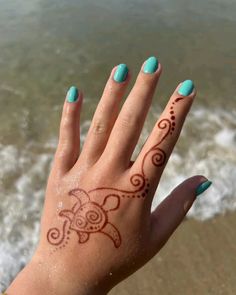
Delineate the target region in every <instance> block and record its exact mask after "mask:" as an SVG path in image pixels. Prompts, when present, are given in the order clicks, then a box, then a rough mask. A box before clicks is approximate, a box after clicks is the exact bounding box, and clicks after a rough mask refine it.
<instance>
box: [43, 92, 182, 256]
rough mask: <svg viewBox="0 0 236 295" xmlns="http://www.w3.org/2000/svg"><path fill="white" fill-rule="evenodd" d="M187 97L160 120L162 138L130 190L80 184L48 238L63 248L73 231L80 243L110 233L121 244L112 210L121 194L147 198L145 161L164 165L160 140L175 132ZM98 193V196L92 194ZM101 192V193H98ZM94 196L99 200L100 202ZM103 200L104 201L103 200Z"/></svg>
mask: <svg viewBox="0 0 236 295" xmlns="http://www.w3.org/2000/svg"><path fill="white" fill-rule="evenodd" d="M182 99H184V97H178V98H176V99H175V100H174V101H173V102H172V104H171V107H170V110H169V115H170V117H169V118H164V119H162V120H160V121H159V122H158V124H157V127H158V128H159V129H160V130H161V131H162V132H161V137H160V139H159V141H158V142H157V143H156V144H155V145H154V146H152V147H151V148H150V149H149V150H148V151H147V152H146V154H145V155H144V157H143V159H142V163H141V172H140V173H136V174H134V175H132V176H131V177H130V180H129V181H130V183H131V185H132V187H133V189H131V190H123V189H118V188H113V187H97V188H95V189H91V190H89V191H85V190H83V189H80V188H77V189H74V190H72V191H70V192H69V196H70V197H73V198H75V200H76V202H75V203H74V205H73V207H72V208H71V209H65V210H62V211H60V212H59V216H60V217H61V218H63V219H64V221H63V225H62V229H61V230H60V229H59V228H56V227H53V228H50V229H49V231H48V232H47V240H48V242H49V243H50V244H51V245H53V246H57V248H55V251H56V250H57V249H61V248H64V247H65V246H66V245H67V244H68V242H69V240H70V234H71V233H73V232H74V233H76V234H77V238H78V243H80V244H84V243H86V242H87V241H88V240H89V238H90V235H91V234H95V233H101V234H103V235H105V236H107V237H108V238H109V239H110V240H111V241H112V242H113V244H114V246H115V248H119V247H120V245H121V236H120V232H119V230H118V229H117V228H116V226H115V225H114V224H112V223H111V222H110V221H109V215H110V212H111V211H115V210H117V209H118V208H119V206H120V199H121V198H145V197H146V196H147V195H148V192H149V188H150V183H149V180H148V178H147V177H146V175H145V163H146V162H147V158H148V157H150V159H151V162H152V164H153V165H154V166H156V167H161V166H163V165H165V163H166V160H167V155H166V152H165V151H164V150H163V149H161V148H160V145H161V143H162V142H163V141H164V140H165V139H166V138H167V136H169V135H172V134H173V132H174V130H175V126H176V122H175V119H176V116H175V110H174V107H175V104H176V103H178V102H179V101H181V100H182ZM93 194H95V197H94V198H92V197H93ZM98 195H99V196H98ZM93 199H96V200H98V202H96V201H94V200H93ZM101 202H102V203H101Z"/></svg>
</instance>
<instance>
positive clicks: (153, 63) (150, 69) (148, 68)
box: [143, 56, 158, 74]
mask: <svg viewBox="0 0 236 295" xmlns="http://www.w3.org/2000/svg"><path fill="white" fill-rule="evenodd" d="M157 68H158V59H157V58H156V57H155V56H151V57H149V58H148V59H147V60H146V62H145V65H144V69H143V71H144V73H147V74H153V73H154V72H156V70H157Z"/></svg>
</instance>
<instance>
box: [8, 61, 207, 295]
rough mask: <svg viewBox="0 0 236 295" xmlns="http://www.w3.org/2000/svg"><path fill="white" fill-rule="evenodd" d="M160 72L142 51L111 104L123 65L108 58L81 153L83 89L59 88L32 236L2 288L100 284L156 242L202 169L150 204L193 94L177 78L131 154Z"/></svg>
mask: <svg viewBox="0 0 236 295" xmlns="http://www.w3.org/2000/svg"><path fill="white" fill-rule="evenodd" d="M160 75H161V64H160V63H158V61H157V59H156V58H155V57H151V58H149V59H148V60H147V61H146V62H145V63H144V64H143V66H142V68H141V70H140V73H139V75H138V77H137V80H136V82H135V85H134V86H133V88H132V90H131V92H130V93H129V95H128V97H127V99H126V101H125V103H124V105H123V107H122V109H121V111H119V106H120V103H121V99H122V97H123V95H124V92H125V89H126V87H127V85H128V83H129V80H130V74H129V73H128V69H127V67H126V66H125V65H124V64H121V65H119V66H117V67H115V68H114V69H113V70H112V72H111V75H110V77H109V79H108V82H107V84H106V86H105V89H104V92H103V95H102V97H101V100H100V102H99V104H98V107H97V110H96V112H95V115H94V117H93V121H92V124H91V127H90V129H89V132H88V135H87V138H86V140H85V143H84V146H83V149H82V151H81V152H80V125H79V121H80V111H81V106H82V100H83V94H82V92H81V91H79V92H78V91H77V89H76V88H75V87H72V88H71V89H70V90H69V92H68V94H67V98H66V101H65V103H64V109H63V114H62V120H61V126H60V138H59V144H58V148H57V151H56V154H55V160H54V164H53V167H52V171H51V174H50V177H49V180H48V186H47V191H46V198H45V205H44V212H43V216H42V220H41V238H40V243H39V246H38V248H37V250H36V253H35V255H34V256H33V258H32V261H31V262H30V263H29V265H28V266H26V268H25V269H24V270H23V271H22V272H21V273H20V275H19V276H18V277H17V278H16V280H15V281H14V282H13V284H12V285H11V286H10V288H9V289H8V292H9V295H11V294H12V295H14V294H18V295H21V294H22V295H23V294H27V293H28V294H35V295H37V294H44V295H45V294H57V295H63V294H67V295H68V294H70V295H73V294H76V295H77V294H79V295H80V294H96V295H97V294H105V293H107V292H108V291H109V290H110V289H111V288H112V287H113V286H114V285H116V284H117V283H119V282H120V281H121V280H123V279H124V278H125V277H127V276H129V275H130V274H131V273H133V272H135V271H136V270H137V269H138V268H140V267H141V266H142V265H144V264H145V263H146V262H147V261H148V260H150V259H151V258H152V257H153V256H154V255H155V254H156V253H157V252H158V251H159V250H160V249H161V247H162V246H163V245H164V244H165V243H166V241H167V240H168V239H169V237H170V236H171V234H172V233H173V232H174V230H175V229H176V228H177V226H178V225H179V224H180V223H181V221H182V220H183V218H184V216H185V215H186V213H187V211H188V210H189V209H190V207H191V205H192V203H193V202H194V200H195V198H196V195H197V194H200V193H201V192H203V191H204V190H205V189H206V188H207V187H209V185H210V184H211V183H210V182H209V181H207V179H206V178H205V177H203V176H195V177H192V178H190V179H188V180H186V181H185V182H184V183H182V184H181V185H179V186H178V187H177V188H175V189H174V190H173V191H172V192H171V194H170V195H169V196H168V197H167V198H166V199H165V200H164V201H163V202H162V203H161V204H160V205H159V206H158V207H157V208H156V210H155V211H154V212H152V213H151V204H152V200H153V196H154V193H155V191H156V188H157V186H158V183H159V181H160V178H161V175H162V173H163V170H164V168H165V165H166V163H167V161H168V158H169V157H170V155H171V152H172V150H173V148H174V145H175V143H176V141H177V139H178V137H179V134H180V131H181V129H182V126H183V123H184V120H185V117H186V115H187V113H188V111H189V109H190V107H191V104H192V102H193V99H194V97H195V95H196V92H195V90H194V86H193V83H192V82H191V81H189V80H187V81H185V82H183V83H181V84H180V85H178V87H177V88H176V90H175V91H174V93H173V95H172V96H171V98H170V100H169V102H168V104H167V106H166V108H165V110H164V112H163V113H162V115H161V117H160V119H159V121H158V122H157V123H156V125H155V126H154V128H153V131H152V133H151V134H150V136H149V138H148V139H147V141H146V143H145V144H144V146H143V148H142V150H141V152H140V154H139V156H138V157H137V159H136V160H135V162H132V161H131V156H132V153H133V151H134V148H135V146H136V144H137V141H138V139H139V136H140V132H141V130H142V128H143V124H144V121H145V118H146V115H147V112H148V109H149V107H150V105H151V101H152V97H153V93H154V91H155V88H156V85H157V82H158V80H159V77H160ZM32 201H33V200H32ZM27 278H28V279H27ZM32 290H33V291H32Z"/></svg>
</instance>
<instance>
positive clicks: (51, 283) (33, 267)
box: [6, 256, 107, 295]
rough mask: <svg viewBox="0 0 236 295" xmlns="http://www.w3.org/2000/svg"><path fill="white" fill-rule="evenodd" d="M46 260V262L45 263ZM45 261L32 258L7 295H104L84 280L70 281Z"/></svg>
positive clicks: (104, 294) (104, 292)
mask: <svg viewBox="0 0 236 295" xmlns="http://www.w3.org/2000/svg"><path fill="white" fill-rule="evenodd" d="M45 260H46V262H45ZM57 266H58V265H57V264H55V265H54V264H53V263H51V262H50V261H47V259H44V261H43V260H42V259H41V258H40V257H38V256H34V257H33V258H32V260H31V261H30V262H29V263H28V264H27V265H26V266H25V268H24V269H23V270H22V271H21V272H20V273H19V274H18V275H17V277H16V278H15V280H14V281H13V282H12V283H11V285H10V286H9V288H8V289H7V290H6V294H7V295H15V294H17V295H25V294H34V295H42V294H44V295H52V294H55V295H68V294H70V295H106V294H107V292H106V291H103V290H98V289H97V287H96V286H91V284H88V283H87V282H86V280H84V281H83V280H79V278H76V279H72V278H71V276H70V275H69V274H68V273H66V272H61V271H60V269H58V268H57Z"/></svg>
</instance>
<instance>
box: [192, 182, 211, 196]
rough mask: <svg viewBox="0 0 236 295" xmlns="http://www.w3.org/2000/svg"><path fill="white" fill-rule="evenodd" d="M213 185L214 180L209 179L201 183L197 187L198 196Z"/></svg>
mask: <svg viewBox="0 0 236 295" xmlns="http://www.w3.org/2000/svg"><path fill="white" fill-rule="evenodd" d="M211 185H212V182H211V181H209V180H207V181H205V182H203V183H202V184H200V185H199V186H198V187H197V189H196V196H199V195H201V194H202V193H204V192H205V191H206V190H207V189H208V188H209V187H210V186H211Z"/></svg>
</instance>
